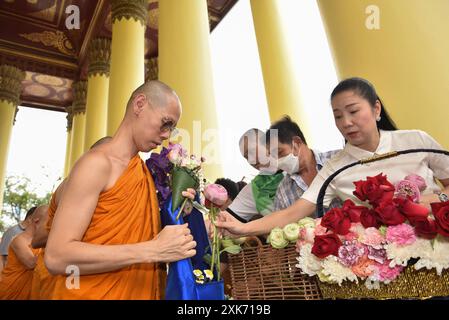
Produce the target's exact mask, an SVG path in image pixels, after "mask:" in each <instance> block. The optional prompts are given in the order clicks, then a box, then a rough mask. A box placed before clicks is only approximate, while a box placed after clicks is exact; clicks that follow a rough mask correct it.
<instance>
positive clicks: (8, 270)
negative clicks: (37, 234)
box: [0, 246, 39, 300]
mask: <svg viewBox="0 0 449 320" xmlns="http://www.w3.org/2000/svg"><path fill="white" fill-rule="evenodd" d="M32 250H33V253H34V254H37V252H38V250H39V249H32ZM32 280H33V269H27V268H26V267H25V266H24V265H23V264H22V262H20V260H19V258H18V257H17V256H16V253H15V252H14V250H13V249H12V247H11V246H9V250H8V262H7V263H6V266H5V268H4V269H3V271H2V280H1V281H0V300H28V299H30V295H31V282H32Z"/></svg>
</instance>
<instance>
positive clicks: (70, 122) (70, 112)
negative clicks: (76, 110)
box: [66, 107, 73, 132]
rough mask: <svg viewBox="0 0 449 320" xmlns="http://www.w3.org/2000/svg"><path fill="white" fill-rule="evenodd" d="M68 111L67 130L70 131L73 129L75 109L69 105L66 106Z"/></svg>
mask: <svg viewBox="0 0 449 320" xmlns="http://www.w3.org/2000/svg"><path fill="white" fill-rule="evenodd" d="M66 111H67V117H66V119H67V132H69V131H70V130H72V125H73V110H72V107H67V108H66Z"/></svg>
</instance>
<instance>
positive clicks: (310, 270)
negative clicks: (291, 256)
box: [296, 243, 322, 277]
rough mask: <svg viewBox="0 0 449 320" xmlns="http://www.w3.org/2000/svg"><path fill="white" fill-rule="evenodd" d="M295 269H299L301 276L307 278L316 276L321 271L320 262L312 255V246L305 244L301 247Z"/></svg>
mask: <svg viewBox="0 0 449 320" xmlns="http://www.w3.org/2000/svg"><path fill="white" fill-rule="evenodd" d="M296 260H298V264H297V265H296V267H297V268H299V269H301V273H302V274H307V275H309V276H311V277H312V276H314V275H316V274H317V273H318V272H319V271H320V270H321V269H322V267H321V260H320V259H319V258H318V257H317V256H315V255H314V254H313V253H312V245H311V244H309V243H307V244H304V245H303V246H301V250H300V254H299V257H298V258H296Z"/></svg>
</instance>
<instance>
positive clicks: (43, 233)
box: [31, 205, 48, 249]
mask: <svg viewBox="0 0 449 320" xmlns="http://www.w3.org/2000/svg"><path fill="white" fill-rule="evenodd" d="M47 220H48V206H47V205H44V206H40V207H38V208H37V209H36V211H35V212H34V214H33V224H34V228H35V230H34V234H33V238H32V239H31V246H32V247H33V248H35V249H36V248H43V247H45V244H46V243H47V238H48V231H47V229H46V227H45V226H46V224H47Z"/></svg>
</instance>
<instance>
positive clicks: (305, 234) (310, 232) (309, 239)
mask: <svg viewBox="0 0 449 320" xmlns="http://www.w3.org/2000/svg"><path fill="white" fill-rule="evenodd" d="M314 238H315V228H308V227H306V228H301V229H299V239H301V240H304V241H305V242H306V243H310V244H313V240H314Z"/></svg>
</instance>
